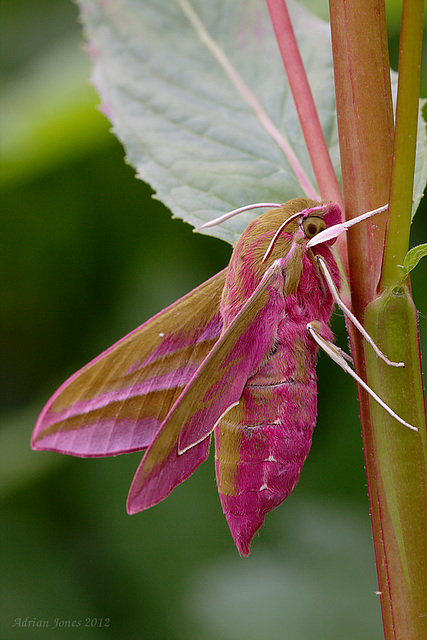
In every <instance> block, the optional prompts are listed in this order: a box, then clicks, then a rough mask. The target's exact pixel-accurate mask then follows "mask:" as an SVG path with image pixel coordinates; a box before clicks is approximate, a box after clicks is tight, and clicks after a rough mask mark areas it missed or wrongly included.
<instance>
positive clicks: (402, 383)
mask: <svg viewBox="0 0 427 640" xmlns="http://www.w3.org/2000/svg"><path fill="white" fill-rule="evenodd" d="M417 1H418V0H417ZM330 16H331V29H332V46H333V54H334V74H335V83H336V96H337V112H338V128H339V136H340V152H341V162H342V176H343V190H344V196H345V203H346V214H347V217H354V216H355V215H358V214H359V213H363V212H364V211H367V210H369V209H373V208H375V207H377V206H380V205H383V204H385V203H387V201H388V199H389V193H390V184H391V175H392V154H393V141H394V135H393V134H394V132H393V117H392V106H391V90H390V81H389V63H388V50H387V38H386V25H385V9H384V3H383V1H382V0H360V1H359V2H357V3H355V2H353V1H352V0H330ZM409 72H411V70H409ZM411 117H414V116H413V115H411ZM415 118H416V115H415ZM413 126H414V124H413V123H412V124H411V127H413ZM415 126H416V125H415ZM396 153H400V152H398V151H396ZM396 153H395V166H396V167H397V166H399V163H400V159H398V158H397V156H396ZM396 163H397V164H396ZM396 170H397V169H396ZM411 171H413V167H412V168H411ZM378 218H379V216H376V218H375V220H373V221H372V222H371V223H370V224H369V223H367V224H365V223H363V224H360V225H357V226H356V227H355V228H354V231H353V230H350V232H349V233H348V255H349V271H350V282H351V296H352V306H353V311H354V312H355V314H356V316H357V317H358V318H359V320H361V321H362V324H364V326H365V327H366V328H367V330H368V332H370V333H371V335H372V337H373V338H374V340H375V341H376V342H377V343H378V344H379V346H380V348H381V349H382V350H383V351H384V352H385V353H386V354H387V355H388V356H389V357H391V358H395V359H396V360H402V359H404V360H405V362H406V366H405V369H404V370H403V371H402V370H399V369H394V368H392V367H389V366H386V365H384V366H383V365H382V363H381V362H379V361H378V358H377V357H376V356H375V355H374V354H373V353H372V351H371V349H370V347H369V346H367V345H366V343H364V341H363V339H361V337H360V336H358V335H356V333H355V332H354V331H353V329H352V328H351V327H349V333H350V337H351V343H352V352H353V356H354V360H355V368H356V371H357V372H358V374H359V375H360V376H361V377H362V378H363V379H365V380H367V381H368V383H369V384H370V386H371V387H373V389H374V390H375V391H376V392H377V393H378V395H379V396H380V397H381V398H382V399H383V400H385V402H387V404H389V405H390V406H391V407H392V408H393V409H394V410H395V411H396V412H397V413H400V414H402V417H403V418H406V419H407V420H408V421H409V422H412V423H413V424H416V425H417V426H418V427H419V429H420V430H419V432H418V433H416V432H411V431H409V430H406V429H405V428H404V427H402V426H400V425H397V424H396V423H395V421H393V420H391V419H389V418H388V416H387V415H386V414H385V412H384V411H383V410H382V409H381V408H378V407H377V406H376V404H375V403H371V402H370V399H369V398H368V396H367V395H366V393H364V392H363V390H361V389H359V390H358V391H359V405H360V414H361V424H362V435H363V443H364V451H365V462H366V473H367V481H368V490H369V500H370V507H371V520H372V529H373V536H374V545H375V554H376V562H377V572H378V581H379V592H380V594H381V595H380V598H381V607H382V614H383V624H384V633H385V637H386V639H387V640H391V639H393V640H396V639H399V640H408V639H409V638H410V639H411V640H424V639H425V638H426V637H427V617H425V613H426V609H427V593H426V586H425V585H426V584H427V576H426V573H425V572H426V569H427V563H426V560H425V556H426V550H425V548H426V545H425V539H426V537H427V536H426V533H427V532H426V531H425V522H426V516H425V508H426V503H427V479H426V468H425V460H426V453H425V451H426V450H425V422H424V420H425V410H424V399H423V393H422V381H421V372H420V357H419V345H418V333H417V326H416V311H415V307H414V306H413V302H412V300H411V297H410V291H409V288H408V287H407V286H405V287H400V288H394V289H393V288H391V289H390V288H388V289H386V290H385V291H384V293H383V296H381V297H380V298H378V293H377V290H378V283H379V280H380V275H381V268H382V264H383V250H384V239H385V233H386V222H387V215H384V216H382V217H381V218H380V219H378ZM409 221H410V220H409V218H408V216H407V215H406V216H405V217H404V218H400V226H401V225H403V224H405V225H407V226H409ZM393 224H394V223H393ZM400 226H399V228H398V229H396V228H394V229H393V230H392V231H388V232H387V239H388V241H389V234H390V233H391V234H394V233H397V232H399V231H401V233H402V234H405V237H406V234H407V233H408V230H407V229H405V230H402V229H401V228H400ZM402 237H403V235H402ZM399 242H401V245H402V246H403V245H404V244H405V242H406V240H405V241H404V242H402V241H399ZM406 246H407V245H406ZM393 268H394V267H393ZM387 269H388V266H387ZM399 275H400V276H401V274H400V273H399ZM387 277H388V276H387Z"/></svg>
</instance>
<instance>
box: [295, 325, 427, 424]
mask: <svg viewBox="0 0 427 640" xmlns="http://www.w3.org/2000/svg"><path fill="white" fill-rule="evenodd" d="M314 325H315V323H314V322H309V323H308V325H307V330H308V332H309V333H310V335H311V336H312V338H313V339H314V340H315V341H316V342H317V344H318V345H319V347H320V348H321V349H323V351H324V352H325V353H327V354H328V356H329V357H330V358H332V360H333V361H334V362H336V363H337V364H338V365H339V366H340V367H341V369H343V370H344V371H345V372H346V373H349V374H350V375H351V377H352V378H354V380H356V382H358V383H359V384H360V386H361V387H363V388H364V389H365V391H367V392H368V393H369V395H370V396H371V397H372V398H373V399H374V400H375V401H376V402H378V404H379V405H381V406H382V408H383V409H385V410H386V411H387V413H389V414H390V415H391V416H392V417H393V418H394V419H395V420H397V421H398V422H400V424H403V426H404V427H408V429H412V431H418V427H414V426H413V425H412V424H409V422H406V421H405V420H403V418H401V417H400V416H398V415H397V413H395V412H394V411H393V409H391V408H390V407H389V406H388V404H386V403H385V402H384V400H381V398H380V397H379V396H377V394H376V393H375V391H373V389H371V387H369V386H368V385H367V384H366V382H364V381H363V380H362V378H361V377H360V376H358V375H357V373H356V372H355V371H353V369H352V368H351V367H350V366H349V365H348V364H347V362H346V361H345V360H344V358H343V357H342V355H341V353H340V351H341V349H338V348H337V347H336V346H335V345H334V344H333V343H332V342H329V340H325V338H322V336H321V335H320V333H319V332H318V331H317V330H316V328H315V326H314Z"/></svg>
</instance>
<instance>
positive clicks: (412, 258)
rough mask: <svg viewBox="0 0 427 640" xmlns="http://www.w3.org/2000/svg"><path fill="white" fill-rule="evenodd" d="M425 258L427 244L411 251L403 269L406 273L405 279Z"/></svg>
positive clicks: (407, 255)
mask: <svg viewBox="0 0 427 640" xmlns="http://www.w3.org/2000/svg"><path fill="white" fill-rule="evenodd" d="M424 256H427V243H424V244H419V245H418V246H416V247H412V249H409V251H408V253H407V254H406V256H405V260H404V262H403V266H402V269H404V271H405V278H406V276H407V275H408V274H409V273H410V272H411V271H412V269H415V267H416V266H417V264H418V263H419V261H420V260H421V258H424Z"/></svg>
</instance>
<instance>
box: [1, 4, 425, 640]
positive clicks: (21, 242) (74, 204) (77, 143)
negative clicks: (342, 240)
mask: <svg viewBox="0 0 427 640" xmlns="http://www.w3.org/2000/svg"><path fill="white" fill-rule="evenodd" d="M388 4H389V6H390V45H391V49H392V52H391V55H392V60H393V62H394V63H396V59H397V53H396V47H397V43H398V28H399V12H398V5H399V3H397V2H390V3H388ZM77 18H78V16H77V8H76V6H75V5H74V4H73V3H72V2H70V1H69V0H20V2H19V3H17V2H14V1H13V0H3V2H2V23H1V38H0V43H1V63H2V78H1V89H2V92H1V94H2V118H1V123H0V150H1V175H0V178H1V198H2V203H1V204H2V206H1V216H2V235H1V238H2V266H3V268H2V297H1V300H2V305H1V319H2V334H1V337H2V362H1V393H2V406H1V411H2V419H1V430H0V438H1V472H2V484H1V496H2V539H3V545H2V551H3V555H2V565H3V568H2V580H3V589H2V596H3V601H2V611H3V615H2V638H4V639H5V640H6V639H8V638H10V639H14V638H26V640H27V639H29V640H32V639H33V638H41V637H44V636H45V634H46V635H47V634H49V633H50V634H51V637H55V638H62V637H63V638H71V637H75V638H85V639H86V638H88V639H92V638H94V639H95V638H118V637H125V638H142V639H144V640H145V639H149V640H157V639H159V640H160V639H164V638H167V639H168V640H181V639H184V638H185V639H189V640H191V639H193V638H194V639H199V638H204V639H205V640H210V639H212V640H222V639H224V640H229V639H230V640H239V639H240V638H245V639H246V640H252V639H253V640H257V639H259V638H261V637H265V638H269V639H270V640H275V639H276V638H277V639H279V638H280V639H282V640H283V639H284V638H286V639H289V640H305V639H308V638H316V640H322V639H323V638H325V639H326V638H328V639H329V640H332V639H333V638H346V640H352V639H355V640H356V639H360V640H366V639H367V638H379V637H381V617H380V608H379V600H378V596H376V595H375V590H376V588H377V583H376V573H375V568H374V556H373V550H372V541H371V531H370V521H369V508H368V500H367V490H366V479H365V477H364V461H363V452H362V441H361V436H360V426H359V424H358V407H357V398H356V390H355V386H354V384H353V382H352V380H351V379H349V378H348V377H347V376H345V375H344V374H343V373H342V372H341V371H340V370H338V368H337V367H336V365H334V364H333V363H331V362H329V361H328V359H327V358H326V357H322V358H321V359H320V362H319V366H318V377H319V407H318V412H319V418H318V424H317V429H316V430H315V435H314V441H313V447H312V451H311V453H310V456H309V459H308V461H307V463H306V465H305V468H304V471H303V473H302V477H301V481H300V483H299V485H298V487H297V489H296V490H295V492H294V493H293V494H292V495H291V496H290V497H289V498H288V500H287V501H286V502H285V503H284V504H283V505H282V506H281V507H280V508H279V509H277V510H276V511H274V512H272V513H271V514H269V516H268V517H267V525H266V526H265V527H264V528H263V529H262V530H261V534H260V536H259V537H256V538H255V540H254V543H253V547H252V556H251V557H250V558H249V559H240V558H239V557H238V554H237V551H236V550H235V548H234V546H233V543H232V539H231V536H230V533H229V531H228V528H227V525H226V522H225V519H224V517H223V515H222V512H221V508H220V504H219V499H218V495H217V491H216V486H215V479H214V466H213V459H212V457H211V458H210V459H209V461H208V462H206V463H205V464H204V465H202V467H200V468H199V469H198V470H197V471H196V473H195V474H194V476H193V477H192V478H191V479H190V480H188V481H187V482H185V483H184V484H183V485H181V486H180V487H179V488H177V489H176V490H175V491H174V492H173V494H172V495H171V496H170V497H169V498H168V499H167V500H166V501H164V502H163V503H162V504H160V505H158V506H157V507H155V508H153V509H151V510H149V511H147V512H144V513H141V514H138V515H135V516H132V517H130V516H128V515H127V514H126V511H125V499H126V495H127V491H128V488H129V485H130V482H131V479H132V476H133V473H134V471H135V469H136V467H137V465H138V463H139V460H140V458H141V454H132V455H128V456H119V457H117V458H109V459H104V460H81V459H74V458H70V457H66V456H60V455H57V454H54V453H35V452H33V451H31V449H30V446H29V441H30V435H31V431H32V428H33V425H34V421H35V419H36V417H37V414H38V412H39V411H40V410H41V408H42V406H43V404H44V403H45V401H46V400H47V399H48V397H49V396H50V394H51V393H52V392H53V391H54V390H55V389H56V387H57V386H58V385H59V384H60V383H61V382H62V381H63V380H64V379H65V378H66V377H67V376H68V375H70V374H71V373H73V372H74V371H75V370H76V369H77V368H79V367H80V366H82V365H83V364H85V363H86V362H87V361H88V360H90V359H91V358H92V357H94V356H95V355H97V354H98V353H99V352H100V351H101V350H103V349H105V348H106V347H108V346H109V345H110V344H112V343H113V342H114V341H115V340H117V339H118V338H120V337H121V336H122V335H124V334H125V333H127V332H128V331H130V330H132V329H133V328H134V327H135V326H137V325H139V324H141V323H142V322H143V321H144V320H145V319H147V318H149V317H150V316H151V315H153V314H154V313H155V312H157V311H158V310H159V309H161V308H163V307H164V306H166V305H167V304H169V303H170V302H172V301H174V300H175V299H177V298H179V297H180V296H181V295H183V294H184V293H186V292H187V291H188V290H190V289H191V288H193V287H194V286H196V285H197V284H199V283H200V282H201V281H203V280H205V279H206V278H208V277H209V276H210V275H212V274H213V273H215V272H217V271H219V270H220V269H221V268H223V267H224V266H225V264H226V262H227V260H228V257H229V255H230V247H229V246H227V245H225V244H223V243H222V242H220V241H219V240H215V239H213V238H208V237H206V236H201V235H196V234H193V233H192V230H191V228H190V227H189V226H188V225H186V224H184V223H182V222H181V221H178V220H171V216H170V214H169V212H168V211H167V210H166V209H165V208H164V207H163V206H162V205H161V204H160V203H158V202H156V201H155V200H153V199H152V198H151V190H150V188H149V187H148V186H146V185H144V184H143V183H141V182H139V181H137V180H136V179H135V177H134V172H133V170H132V169H131V168H129V167H127V166H126V165H125V163H124V161H123V156H124V153H123V150H122V148H121V146H120V144H119V143H118V142H117V141H116V140H115V138H114V137H113V136H112V135H111V134H110V133H109V124H108V122H107V121H106V120H105V118H104V117H103V116H102V115H101V114H100V113H99V112H98V111H97V110H96V105H97V104H98V98H97V96H96V94H95V92H94V90H93V89H92V88H91V87H90V85H89V84H88V81H87V79H88V76H89V73H90V69H89V63H88V61H87V59H86V57H85V54H84V53H83V51H82V46H81V44H82V37H81V33H80V27H79V25H78V20H77ZM394 66H396V64H394ZM424 71H425V69H424ZM425 89H426V76H425V73H424V74H423V92H422V94H423V95H426V91H425ZM261 196H262V194H260V197H261ZM423 209H424V211H423V210H420V211H419V212H418V214H417V217H416V221H415V224H414V230H413V236H412V244H416V243H419V242H423V241H425V234H424V235H423V226H424V225H423V220H425V204H424V205H423ZM425 278H426V267H425V265H424V264H423V263H421V264H420V265H419V266H418V268H417V270H416V271H415V272H414V275H413V279H412V281H413V290H414V299H415V301H416V304H417V306H418V308H419V310H420V312H421V315H420V334H421V344H422V345H423V344H425V342H426V334H427V328H426V320H425V315H426V313H427V305H426V296H425ZM333 329H334V331H335V332H336V334H337V337H338V341H339V343H340V344H341V345H342V346H346V341H347V339H346V335H345V330H344V322H343V319H342V317H341V315H340V314H336V316H335V318H334V322H333ZM36 623H38V625H45V626H44V627H43V626H41V627H40V626H39V627H33V626H29V625H30V624H31V625H32V624H36ZM47 623H48V624H49V627H47V626H46V624H47ZM73 623H74V626H72V624H73ZM55 626H56V628H54V627H55Z"/></svg>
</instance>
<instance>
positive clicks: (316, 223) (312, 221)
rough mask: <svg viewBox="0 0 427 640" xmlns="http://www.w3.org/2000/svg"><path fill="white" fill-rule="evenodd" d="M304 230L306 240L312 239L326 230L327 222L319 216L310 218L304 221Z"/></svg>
mask: <svg viewBox="0 0 427 640" xmlns="http://www.w3.org/2000/svg"><path fill="white" fill-rule="evenodd" d="M302 228H303V230H304V234H305V236H306V238H312V237H313V236H316V235H317V234H318V233H320V232H321V231H323V230H324V229H326V222H325V221H324V220H323V218H319V217H318V216H309V217H308V218H306V219H305V220H303V223H302Z"/></svg>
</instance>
